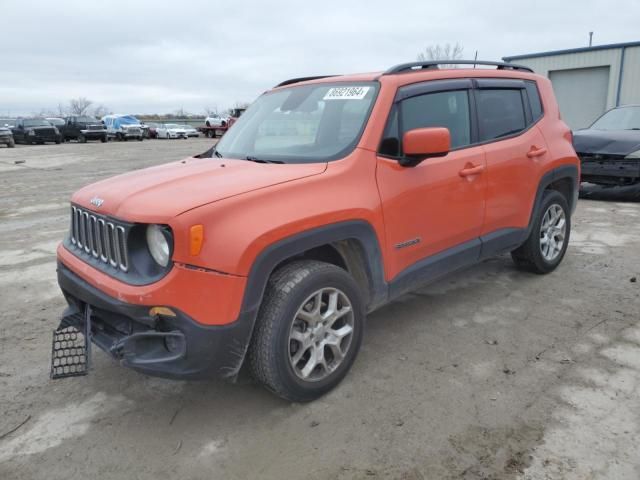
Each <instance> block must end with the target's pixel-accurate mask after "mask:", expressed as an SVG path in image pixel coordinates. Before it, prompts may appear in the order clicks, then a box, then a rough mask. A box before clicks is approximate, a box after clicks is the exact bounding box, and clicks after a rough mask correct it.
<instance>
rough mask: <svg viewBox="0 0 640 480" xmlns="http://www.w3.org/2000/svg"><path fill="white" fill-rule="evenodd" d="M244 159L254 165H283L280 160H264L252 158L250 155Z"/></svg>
mask: <svg viewBox="0 0 640 480" xmlns="http://www.w3.org/2000/svg"><path fill="white" fill-rule="evenodd" d="M244 159H245V160H249V161H250V162H256V163H284V162H281V161H280V160H265V159H264V158H258V157H253V156H251V155H247V156H246V157H244Z"/></svg>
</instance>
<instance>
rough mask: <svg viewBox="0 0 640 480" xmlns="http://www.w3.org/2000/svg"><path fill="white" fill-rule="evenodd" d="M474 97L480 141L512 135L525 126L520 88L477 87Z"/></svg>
mask: <svg viewBox="0 0 640 480" xmlns="http://www.w3.org/2000/svg"><path fill="white" fill-rule="evenodd" d="M476 98H477V99H478V126H479V129H480V141H481V142H486V141H490V140H495V139H498V138H500V137H504V136H507V135H512V134H514V133H518V132H520V131H522V130H524V129H525V128H526V127H527V123H526V120H525V112H524V104H523V100H522V90H520V89H498V88H496V89H479V90H477V92H476Z"/></svg>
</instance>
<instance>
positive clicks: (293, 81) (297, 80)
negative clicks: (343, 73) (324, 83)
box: [273, 75, 338, 88]
mask: <svg viewBox="0 0 640 480" xmlns="http://www.w3.org/2000/svg"><path fill="white" fill-rule="evenodd" d="M337 76H338V75H318V76H316V77H300V78H291V79H289V80H285V81H284V82H281V83H279V84H278V85H276V86H275V87H273V88H278V87H284V86H286V85H293V84H294V83H300V82H308V81H310V80H320V79H321V78H330V77H337Z"/></svg>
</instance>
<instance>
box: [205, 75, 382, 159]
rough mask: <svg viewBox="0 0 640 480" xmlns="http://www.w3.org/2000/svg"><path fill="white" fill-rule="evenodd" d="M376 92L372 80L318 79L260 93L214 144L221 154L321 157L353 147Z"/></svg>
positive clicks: (273, 157) (261, 157)
mask: <svg viewBox="0 0 640 480" xmlns="http://www.w3.org/2000/svg"><path fill="white" fill-rule="evenodd" d="M377 92H378V84H377V83H376V82H358V83H345V82H343V83H332V84H330V83H322V84H315V85H305V86H299V87H290V88H287V89H284V90H276V91H273V92H270V93H266V94H264V95H262V96H261V97H259V98H258V100H256V102H255V103H254V104H253V105H251V107H249V109H248V110H247V111H246V112H245V113H243V115H242V116H241V117H240V119H239V120H238V121H237V122H236V124H235V125H234V126H233V128H232V129H231V130H229V131H228V132H227V133H226V134H225V135H224V136H223V137H222V140H220V142H219V143H218V145H216V152H217V153H218V154H220V155H222V156H223V157H231V158H239V159H244V158H247V157H250V158H257V159H260V160H271V161H277V162H285V163H312V162H326V161H329V160H335V159H337V158H341V157H343V156H345V155H346V154H348V153H349V152H350V151H351V150H353V149H354V148H355V146H356V144H357V143H358V140H359V139H360V135H361V134H362V131H363V130H364V127H365V124H366V121H367V119H368V117H369V113H370V112H371V108H372V107H373V103H374V100H375V97H376V94H377Z"/></svg>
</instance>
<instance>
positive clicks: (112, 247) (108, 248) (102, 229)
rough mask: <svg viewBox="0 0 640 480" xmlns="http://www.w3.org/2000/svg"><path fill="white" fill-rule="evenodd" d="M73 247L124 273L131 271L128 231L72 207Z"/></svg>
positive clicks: (121, 226)
mask: <svg viewBox="0 0 640 480" xmlns="http://www.w3.org/2000/svg"><path fill="white" fill-rule="evenodd" d="M71 245H72V246H74V247H75V248H77V249H78V250H80V251H84V252H85V253H86V254H89V255H92V256H93V257H94V258H96V259H99V260H100V261H102V262H103V263H105V264H107V265H111V266H112V267H114V268H118V269H120V270H122V271H123V272H126V271H127V270H129V254H128V251H127V230H126V229H125V227H124V226H123V225H120V224H118V223H117V222H114V221H113V220H110V219H107V218H103V217H102V216H99V215H95V214H93V213H91V212H90V211H88V210H84V209H82V208H78V207H75V206H72V207H71Z"/></svg>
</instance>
